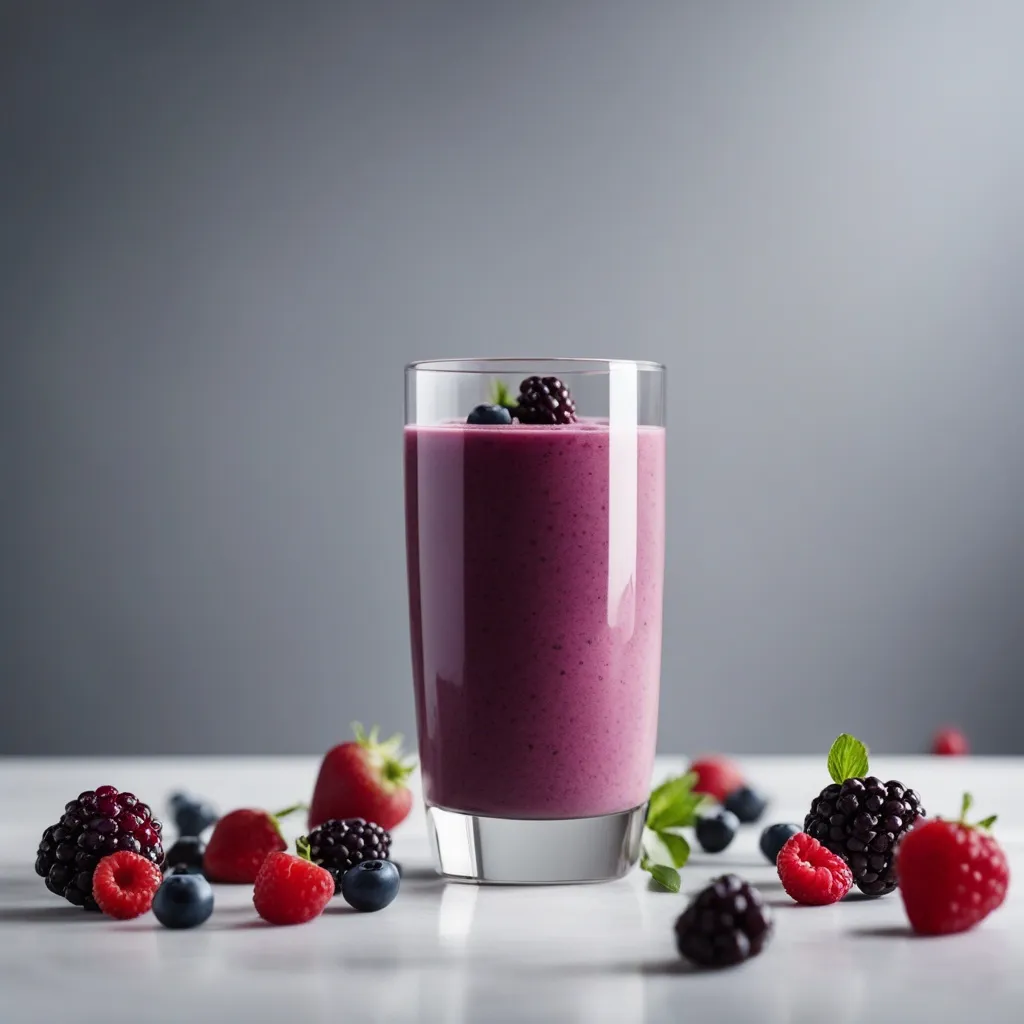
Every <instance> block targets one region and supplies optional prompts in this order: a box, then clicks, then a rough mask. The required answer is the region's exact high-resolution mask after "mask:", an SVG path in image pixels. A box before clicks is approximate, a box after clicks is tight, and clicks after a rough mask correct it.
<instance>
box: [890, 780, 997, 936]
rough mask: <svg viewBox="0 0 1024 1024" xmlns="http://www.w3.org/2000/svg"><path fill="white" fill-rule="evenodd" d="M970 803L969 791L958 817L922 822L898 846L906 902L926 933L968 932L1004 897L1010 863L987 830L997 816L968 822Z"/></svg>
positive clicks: (917, 927)
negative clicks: (950, 819) (977, 821)
mask: <svg viewBox="0 0 1024 1024" xmlns="http://www.w3.org/2000/svg"><path fill="white" fill-rule="evenodd" d="M970 806H971V797H970V794H967V793H965V794H964V801H963V806H962V808H961V811H960V820H959V821H944V820H943V819H941V818H937V819H935V820H932V821H928V822H926V823H925V824H924V825H919V826H918V827H917V828H915V829H913V830H912V831H911V832H908V833H907V835H906V836H904V838H903V840H902V841H901V842H900V844H899V846H898V847H897V849H896V872H897V875H898V876H899V882H900V894H901V895H902V896H903V905H904V907H906V910H907V917H909V918H910V924H911V926H912V927H913V929H914V931H916V932H920V933H921V934H922V935H949V934H952V933H953V932H965V931H967V930H968V929H969V928H973V927H974V926H975V925H976V924H977V923H978V922H979V921H981V920H982V919H983V918H986V917H988V915H989V914H991V913H992V911H993V910H995V909H996V908H997V907H998V906H999V905H1000V904H1001V903H1002V902H1003V900H1004V899H1006V890H1007V887H1008V886H1009V884H1010V867H1009V864H1007V862H1006V854H1004V853H1003V851H1002V849H1001V847H1000V846H999V844H998V843H997V842H996V840H995V839H994V838H993V837H992V835H991V834H990V833H989V831H988V830H989V828H990V827H991V826H992V823H993V822H994V821H995V820H996V819H995V816H993V817H991V818H986V819H985V820H984V821H983V822H981V823H980V824H978V825H968V824H967V822H966V821H965V820H964V819H965V818H966V817H967V812H968V810H969V809H970Z"/></svg>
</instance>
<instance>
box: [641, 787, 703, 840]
mask: <svg viewBox="0 0 1024 1024" xmlns="http://www.w3.org/2000/svg"><path fill="white" fill-rule="evenodd" d="M696 781H697V776H696V774H695V773H694V772H690V773H689V774H687V775H680V776H678V777H677V778H674V779H668V780H667V781H665V782H663V783H662V784H661V785H660V786H658V787H657V788H656V789H655V790H654V792H653V793H651V798H650V802H649V803H648V806H647V827H648V828H649V829H651V830H652V831H654V832H663V831H664V830H665V829H668V828H685V827H686V826H688V825H693V824H695V823H696V821H697V808H698V807H700V805H701V804H702V803H703V802H704V794H703V793H694V792H693V786H694V784H695V783H696Z"/></svg>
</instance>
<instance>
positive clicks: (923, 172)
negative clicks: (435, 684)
mask: <svg viewBox="0 0 1024 1024" xmlns="http://www.w3.org/2000/svg"><path fill="white" fill-rule="evenodd" d="M0 11H2V15H0V132H2V134H0V144H2V149H0V339H2V350H0V360H2V361H0V430H2V434H0V437H2V441H3V444H2V447H0V474H2V476H0V556H2V563H0V680H2V685H3V705H2V710H0V751H3V752H7V753H14V752H36V751H38V752H48V753H80V752H124V753H129V752H193V751H222V752H235V751H251V752H263V751H266V752H276V751H281V752H290V751H294V752H300V751H308V752H317V751H320V750H322V749H324V748H325V747H326V746H327V745H328V744H329V743H331V742H333V741H335V740H336V739H338V738H339V737H340V736H342V735H343V734H345V733H346V731H347V724H348V722H349V721H350V720H351V719H353V718H361V719H363V720H365V721H380V722H381V723H382V724H383V725H385V726H386V727H395V728H401V729H404V730H405V731H406V732H409V731H411V730H412V727H413V720H412V719H413V705H412V700H411V695H410V681H409V665H408V639H407V635H406V629H407V624H406V608H405V577H404V549H403V534H402V506H401V498H400V495H401V477H400V459H399V450H400V449H399V431H400V426H401V401H402V390H401V367H402V364H403V363H404V362H406V361H407V360H410V359H413V358H416V357H426V356H438V355H467V354H499V353H502V354H510V355H511V354H536V353H538V352H544V353H549V354H556V353H557V354H576V355H620V356H638V357H647V358H651V359H657V360H662V361H665V362H667V363H668V364H669V365H670V369H671V380H670V407H669V415H670V427H671V445H670V447H671V452H670V466H669V471H670V486H669V501H670V508H669V523H670V536H669V554H668V557H669V566H668V586H667V594H666V607H665V612H666V636H665V668H664V687H663V694H664V696H663V715H662V721H661V746H662V749H665V750H669V749H672V750H696V749H698V748H700V749H705V748H715V747H726V748H732V749H737V750H743V751H752V752H753V751H823V750H824V749H825V748H826V747H827V745H828V742H829V741H830V740H831V739H832V737H833V736H834V735H835V733H836V732H838V731H839V730H840V729H847V730H850V731H854V732H856V733H858V734H859V735H861V736H862V737H863V738H864V739H865V740H867V741H869V742H870V743H871V744H872V745H873V746H875V747H877V748H880V749H888V750H912V749H917V748H920V747H921V746H922V744H925V743H926V742H927V737H928V734H929V732H930V730H931V728H932V727H933V726H934V725H936V724H938V723H939V722H940V721H942V720H945V719H952V720H957V721H959V722H961V723H963V724H964V725H965V726H966V728H967V729H968V730H969V732H970V733H971V735H972V737H973V739H974V740H975V743H976V746H977V747H978V748H979V749H981V750H984V751H1005V752H1012V751H1016V752H1024V739H1022V733H1021V729H1020V718H1021V711H1022V703H1024V700H1022V696H1021V695H1022V690H1024V688H1022V683H1024V444H1022V439H1024V400H1022V399H1024V340H1022V329H1024V280H1022V259H1024V131H1022V130H1021V127H1022V125H1024V61H1022V59H1021V48H1020V41H1021V39H1022V38H1024V4H1021V3H1019V2H1017V0H1006V2H1002V3H1000V2H972V3H967V2H941V0H918V2H912V0H903V2H892V0H879V2H858V3H842V4H840V3H828V2H783V0H774V2H754V0H750V2H747V3H739V2H706V3H696V2H694V3H684V2H676V3H624V2H603V3H601V2H559V3H555V2H547V3H541V2H524V3H512V2H508V3H497V2H494V3H479V2H475V3H472V2H466V3H461V4H456V3H442V2H434V3H405V4H398V3H363V4H345V3H327V2H322V3H319V2H304V3H301V2H300V3H284V2H280V3H276V4H267V3H257V2H247V3H242V2H235V3H227V2H224V3H219V4H213V3H184V2H179V3H174V4H160V5H157V4H153V3H150V4H146V3H138V2H130V3H129V2H122V3H113V2H106V3H91V4H82V3H74V4H72V3H68V4H55V3H46V2H33V3H3V4H2V6H0Z"/></svg>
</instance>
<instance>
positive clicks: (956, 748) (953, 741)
mask: <svg viewBox="0 0 1024 1024" xmlns="http://www.w3.org/2000/svg"><path fill="white" fill-rule="evenodd" d="M970 752H971V748H970V744H969V743H968V742H967V737H966V736H965V735H964V734H963V733H962V732H961V731H960V730H959V729H956V728H952V727H950V728H946V729H940V730H939V731H938V732H937V733H936V734H935V738H934V739H933V740H932V753H933V754H941V755H944V756H946V757H962V756H963V755H964V754H969V753H970Z"/></svg>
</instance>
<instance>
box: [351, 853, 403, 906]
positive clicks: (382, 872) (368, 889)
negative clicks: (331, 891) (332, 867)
mask: <svg viewBox="0 0 1024 1024" xmlns="http://www.w3.org/2000/svg"><path fill="white" fill-rule="evenodd" d="M400 884H401V876H400V875H399V873H398V868H397V867H395V865H394V864H392V863H391V861H389V860H364V861H360V862H359V863H358V864H357V865H356V866H355V867H354V868H351V869H350V870H348V871H346V872H345V874H344V876H343V877H342V879H341V895H342V896H344V897H345V901H346V902H347V903H348V905H349V906H350V907H354V908H355V909H356V910H363V911H372V910H383V909H384V908H385V907H386V906H387V905H388V904H389V903H391V901H392V900H394V898H395V897H396V896H397V895H398V887H399V885H400Z"/></svg>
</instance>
